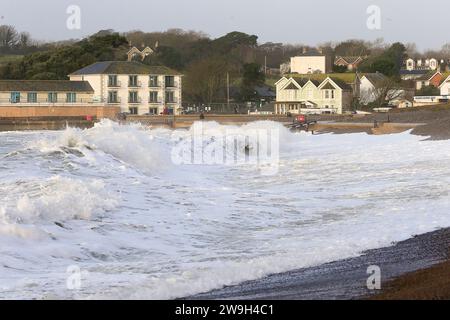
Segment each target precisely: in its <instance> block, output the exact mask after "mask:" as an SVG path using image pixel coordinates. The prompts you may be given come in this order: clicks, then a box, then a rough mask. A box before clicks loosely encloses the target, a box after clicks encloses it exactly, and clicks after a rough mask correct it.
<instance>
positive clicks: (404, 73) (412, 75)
mask: <svg viewBox="0 0 450 320" xmlns="http://www.w3.org/2000/svg"><path fill="white" fill-rule="evenodd" d="M429 72H430V71H429V70H427V69H419V70H406V69H401V70H400V77H401V78H402V80H416V79H418V78H420V77H423V76H424V75H426V74H428V73H429Z"/></svg>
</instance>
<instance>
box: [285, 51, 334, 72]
mask: <svg viewBox="0 0 450 320" xmlns="http://www.w3.org/2000/svg"><path fill="white" fill-rule="evenodd" d="M331 69H332V65H331V58H330V57H328V56H327V55H325V54H323V53H322V52H321V51H311V52H306V51H304V52H303V53H302V54H300V55H298V56H295V57H291V73H298V74H308V73H328V72H330V71H331Z"/></svg>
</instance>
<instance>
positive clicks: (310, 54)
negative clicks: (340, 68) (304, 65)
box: [292, 51, 325, 58]
mask: <svg viewBox="0 0 450 320" xmlns="http://www.w3.org/2000/svg"><path fill="white" fill-rule="evenodd" d="M322 56H325V54H323V53H320V52H319V51H307V52H303V53H300V54H296V55H295V56H294V57H292V58H295V57H322Z"/></svg>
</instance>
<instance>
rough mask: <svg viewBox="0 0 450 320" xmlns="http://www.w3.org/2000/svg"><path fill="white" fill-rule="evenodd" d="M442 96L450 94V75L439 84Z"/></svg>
mask: <svg viewBox="0 0 450 320" xmlns="http://www.w3.org/2000/svg"><path fill="white" fill-rule="evenodd" d="M439 89H440V90H441V96H450V75H449V76H448V77H447V78H446V79H445V80H444V81H442V83H441V85H440V86H439Z"/></svg>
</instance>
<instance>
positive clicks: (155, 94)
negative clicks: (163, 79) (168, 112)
mask: <svg viewBox="0 0 450 320" xmlns="http://www.w3.org/2000/svg"><path fill="white" fill-rule="evenodd" d="M149 101H150V102H153V103H157V102H158V91H150V100H149Z"/></svg>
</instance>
